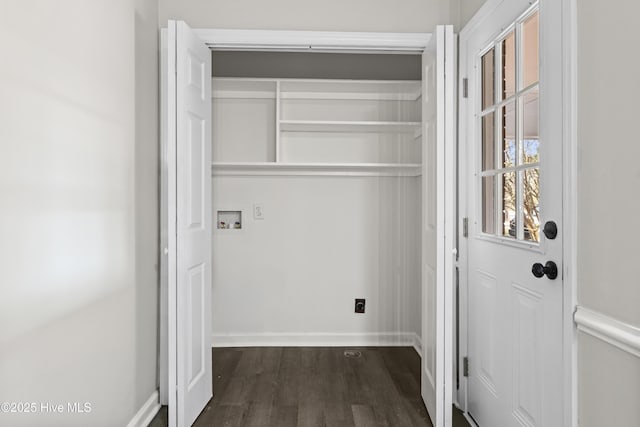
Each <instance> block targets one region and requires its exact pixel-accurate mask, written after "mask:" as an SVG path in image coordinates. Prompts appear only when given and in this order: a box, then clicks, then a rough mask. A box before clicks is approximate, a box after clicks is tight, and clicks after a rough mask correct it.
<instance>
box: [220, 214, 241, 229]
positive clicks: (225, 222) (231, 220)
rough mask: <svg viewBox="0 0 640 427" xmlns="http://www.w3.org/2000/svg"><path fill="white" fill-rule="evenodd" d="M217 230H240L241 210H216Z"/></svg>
mask: <svg viewBox="0 0 640 427" xmlns="http://www.w3.org/2000/svg"><path fill="white" fill-rule="evenodd" d="M217 228H218V229H219V230H241V229H242V211H218V224H217Z"/></svg>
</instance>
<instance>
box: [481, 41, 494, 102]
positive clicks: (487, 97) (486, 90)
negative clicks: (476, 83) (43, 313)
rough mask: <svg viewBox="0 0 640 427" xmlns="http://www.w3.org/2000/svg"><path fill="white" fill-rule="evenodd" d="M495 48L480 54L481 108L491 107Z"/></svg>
mask: <svg viewBox="0 0 640 427" xmlns="http://www.w3.org/2000/svg"><path fill="white" fill-rule="evenodd" d="M494 57H495V49H491V50H490V51H489V52H487V53H485V54H484V55H482V61H481V62H482V109H483V110H484V109H486V108H487V107H491V106H492V105H493V102H494V99H495V97H494V90H495V89H494V86H495V76H494V72H495V71H494V70H495V65H494V61H495V58H494Z"/></svg>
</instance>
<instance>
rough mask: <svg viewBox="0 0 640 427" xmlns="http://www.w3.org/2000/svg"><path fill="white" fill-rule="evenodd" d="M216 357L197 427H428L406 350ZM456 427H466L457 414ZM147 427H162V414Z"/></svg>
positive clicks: (271, 350) (416, 370)
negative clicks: (209, 396)
mask: <svg viewBox="0 0 640 427" xmlns="http://www.w3.org/2000/svg"><path fill="white" fill-rule="evenodd" d="M345 350H347V349H346V348H340V347H316V348H305V347H284V348H283V347H259V348H256V347H251V348H220V349H213V399H212V400H211V401H210V402H209V404H208V405H207V407H206V408H205V409H204V411H203V412H202V414H200V416H199V417H198V419H197V420H196V422H195V424H194V426H195V427H204V426H207V427H218V426H220V427H221V426H225V427H227V426H229V427H231V426H238V427H248V426H260V427H270V426H272V427H289V426H291V427H296V426H298V427H302V426H314V427H315V426H326V427H333V426H335V427H376V426H388V427H411V426H425V427H430V426H431V422H430V421H429V416H428V415H427V411H426V409H425V407H424V404H423V403H422V399H421V398H420V358H419V356H418V355H417V354H416V352H415V351H414V350H413V348H410V347H374V348H369V347H367V348H349V349H348V350H357V351H359V352H360V353H361V356H360V357H345V355H344V351H345ZM453 425H454V427H468V424H467V423H466V421H465V420H464V418H463V417H462V416H461V414H460V413H459V412H458V411H455V412H454V423H453ZM150 426H151V427H165V426H167V411H166V407H163V408H162V410H161V411H160V413H159V414H158V415H157V416H156V417H155V418H154V419H153V421H152V422H151V424H150Z"/></svg>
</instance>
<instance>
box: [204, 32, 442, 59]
mask: <svg viewBox="0 0 640 427" xmlns="http://www.w3.org/2000/svg"><path fill="white" fill-rule="evenodd" d="M194 32H195V33H196V34H197V35H198V37H200V39H201V40H202V41H204V42H205V44H207V46H209V48H211V49H216V50H225V49H226V50H230V49H232V50H280V51H282V50H285V51H307V52H318V51H341V50H351V51H353V50H356V51H364V52H366V51H388V53H410V54H416V53H422V51H424V49H425V47H426V46H427V45H428V43H429V40H430V39H431V34H430V33H364V32H362V33H361V32H336V31H275V30H224V29H205V28H200V29H195V30H194Z"/></svg>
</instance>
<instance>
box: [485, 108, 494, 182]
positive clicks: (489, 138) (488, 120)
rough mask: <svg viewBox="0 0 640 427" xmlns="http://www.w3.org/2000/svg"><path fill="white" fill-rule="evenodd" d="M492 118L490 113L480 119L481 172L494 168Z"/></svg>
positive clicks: (492, 115) (492, 114)
mask: <svg viewBox="0 0 640 427" xmlns="http://www.w3.org/2000/svg"><path fill="white" fill-rule="evenodd" d="M494 116H495V115H494V113H493V112H491V113H489V114H487V115H486V116H484V117H483V118H482V170H490V169H493V168H494V159H495V149H494V147H495V139H494V135H495V133H494V126H495V120H494Z"/></svg>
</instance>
